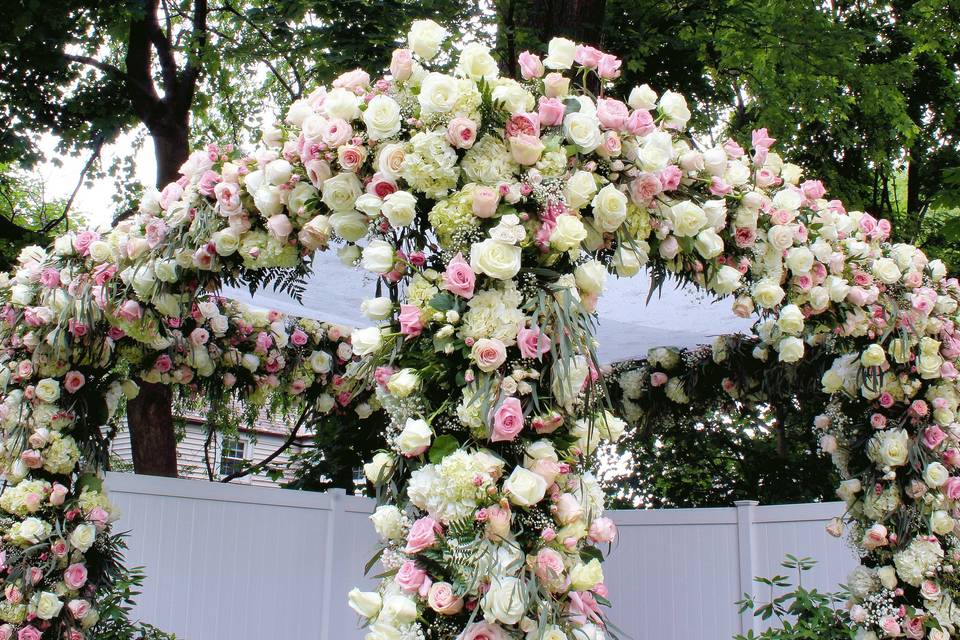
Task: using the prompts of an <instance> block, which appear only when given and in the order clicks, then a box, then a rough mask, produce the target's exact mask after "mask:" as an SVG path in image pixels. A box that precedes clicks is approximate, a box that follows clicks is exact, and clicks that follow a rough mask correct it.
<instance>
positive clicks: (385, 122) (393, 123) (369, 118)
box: [363, 94, 400, 140]
mask: <svg viewBox="0 0 960 640" xmlns="http://www.w3.org/2000/svg"><path fill="white" fill-rule="evenodd" d="M363 123H364V124H365V125H367V135H369V136H370V138H371V139H372V140H383V139H384V138H390V137H392V136H395V135H396V134H397V133H399V131H400V105H399V104H397V101H396V100H394V99H393V98H391V97H390V96H385V95H383V94H380V95H377V96H374V97H373V99H372V100H370V102H369V103H367V109H366V111H364V112H363Z"/></svg>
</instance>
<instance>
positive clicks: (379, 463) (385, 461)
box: [363, 451, 395, 484]
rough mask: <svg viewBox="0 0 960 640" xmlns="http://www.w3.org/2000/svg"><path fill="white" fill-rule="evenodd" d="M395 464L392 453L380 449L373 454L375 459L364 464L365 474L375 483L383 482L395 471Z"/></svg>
mask: <svg viewBox="0 0 960 640" xmlns="http://www.w3.org/2000/svg"><path fill="white" fill-rule="evenodd" d="M394 464H395V461H394V459H393V456H392V455H390V454H389V453H386V452H385V451H380V452H378V453H377V454H376V455H374V456H373V460H371V461H370V462H368V463H366V464H364V465H363V475H365V476H366V478H367V480H369V481H370V482H372V483H373V484H381V483H383V482H384V481H385V480H386V479H387V478H389V477H390V474H391V473H393V465H394Z"/></svg>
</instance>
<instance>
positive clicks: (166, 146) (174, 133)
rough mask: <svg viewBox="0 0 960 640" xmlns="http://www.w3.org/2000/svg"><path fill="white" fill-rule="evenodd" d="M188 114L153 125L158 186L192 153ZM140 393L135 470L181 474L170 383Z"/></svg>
mask: <svg viewBox="0 0 960 640" xmlns="http://www.w3.org/2000/svg"><path fill="white" fill-rule="evenodd" d="M188 131H189V127H188V125H187V119H186V117H184V118H182V122H179V123H175V124H172V125H167V126H161V127H152V128H151V129H150V133H151V136H152V137H153V146H154V155H155V157H156V159H157V188H158V189H162V188H163V187H164V186H166V185H167V184H169V183H171V182H173V181H175V180H176V179H177V178H178V177H179V169H180V165H182V164H183V162H184V160H186V159H187V156H188V155H189V153H190V145H189V134H188ZM137 383H138V384H139V385H140V394H139V395H138V396H137V397H136V398H134V399H133V400H130V401H129V402H127V426H128V427H129V429H130V448H131V450H132V452H133V470H134V472H136V473H139V474H144V475H150V476H169V477H171V478H175V477H177V438H176V435H175V434H174V430H173V411H172V405H173V392H172V390H171V389H170V387H169V386H168V385H164V384H156V383H150V382H143V381H142V380H138V381H137Z"/></svg>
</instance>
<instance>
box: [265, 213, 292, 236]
mask: <svg viewBox="0 0 960 640" xmlns="http://www.w3.org/2000/svg"><path fill="white" fill-rule="evenodd" d="M267 231H269V232H270V235H271V236H273V237H274V238H276V239H277V240H281V241H283V240H286V239H287V236H289V235H290V233H291V232H292V231H293V223H291V222H290V218H288V217H287V216H286V215H285V214H283V213H278V214H277V215H275V216H270V217H269V218H267Z"/></svg>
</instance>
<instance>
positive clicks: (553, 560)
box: [533, 547, 563, 582]
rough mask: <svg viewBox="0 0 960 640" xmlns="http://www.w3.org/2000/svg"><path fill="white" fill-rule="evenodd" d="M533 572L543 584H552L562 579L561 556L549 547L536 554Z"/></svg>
mask: <svg viewBox="0 0 960 640" xmlns="http://www.w3.org/2000/svg"><path fill="white" fill-rule="evenodd" d="M533 572H534V573H535V574H536V575H537V577H538V578H540V579H541V580H543V581H544V582H553V581H555V580H558V579H560V578H562V577H563V556H561V555H560V554H559V553H557V552H556V551H554V550H553V549H551V548H549V547H544V548H543V549H540V551H538V552H537V563H536V565H535V566H534V569H533Z"/></svg>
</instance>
